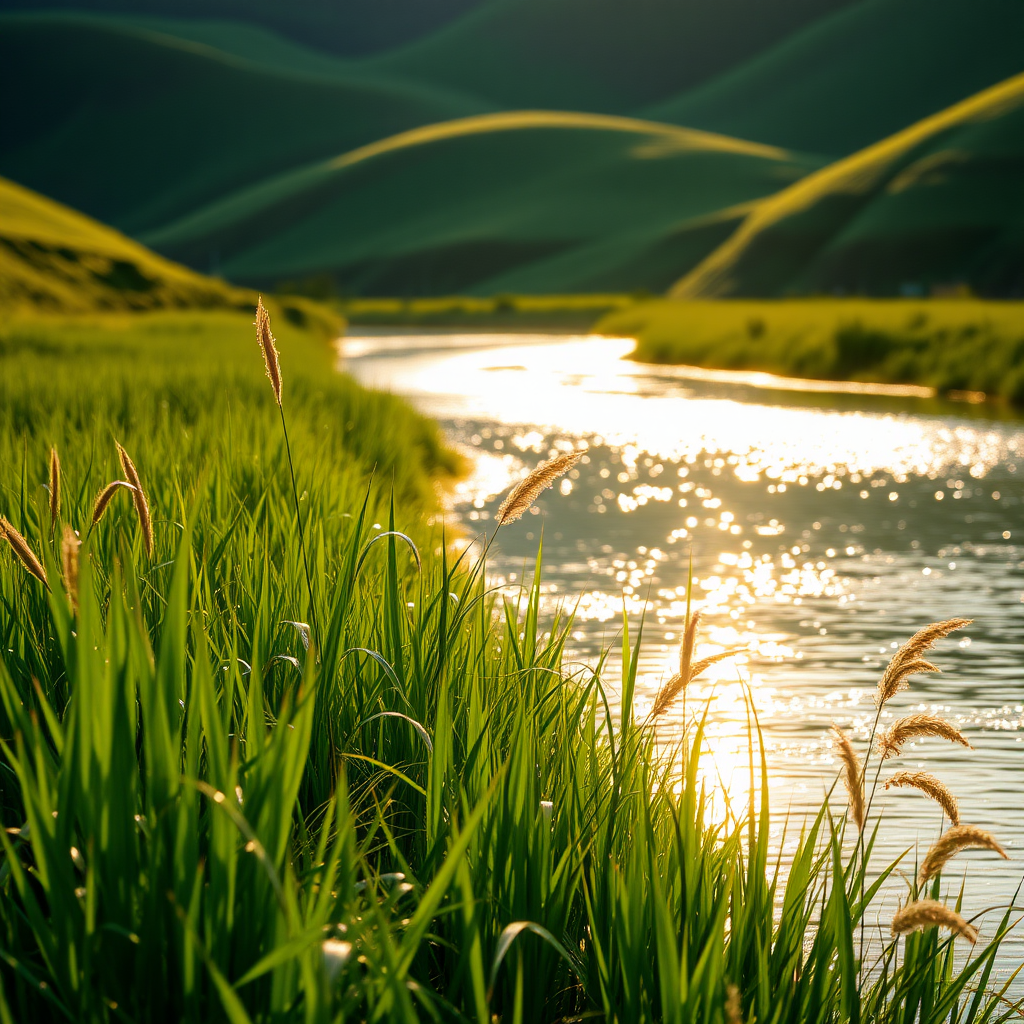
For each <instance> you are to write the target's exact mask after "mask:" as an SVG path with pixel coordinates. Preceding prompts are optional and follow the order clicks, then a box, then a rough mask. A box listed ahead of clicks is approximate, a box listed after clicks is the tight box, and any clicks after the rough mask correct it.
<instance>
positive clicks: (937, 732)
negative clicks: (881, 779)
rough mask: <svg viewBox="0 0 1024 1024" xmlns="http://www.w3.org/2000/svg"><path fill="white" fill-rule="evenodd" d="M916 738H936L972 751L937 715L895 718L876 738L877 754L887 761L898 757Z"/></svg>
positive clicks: (953, 727) (963, 738) (956, 730)
mask: <svg viewBox="0 0 1024 1024" xmlns="http://www.w3.org/2000/svg"><path fill="white" fill-rule="evenodd" d="M918 736H937V737H939V738H940V739H944V740H949V741H950V743H959V744H960V746H962V747H966V748H967V749H968V750H973V749H974V748H973V747H972V746H971V744H970V742H969V741H968V739H967V737H966V736H965V735H964V734H963V733H962V732H960V730H959V729H957V728H956V727H955V726H953V725H950V724H949V722H947V721H946V720H945V719H944V718H939V716H938V715H928V714H920V715H907V717H906V718H897V719H896V721H895V722H893V723H892V725H891V726H890V727H889V730H888V732H884V733H882V735H881V736H880V737H879V738H878V753H879V754H881V756H882V760H883V761H887V760H888V759H889V758H890V757H899V756H900V755H901V754H902V753H903V746H904V744H905V743H909V742H910V740H912V739H915V738H917V737H918Z"/></svg>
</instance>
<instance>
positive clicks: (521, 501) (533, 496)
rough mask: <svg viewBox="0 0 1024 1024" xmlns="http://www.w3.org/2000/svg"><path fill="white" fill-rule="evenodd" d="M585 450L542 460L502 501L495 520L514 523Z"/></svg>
mask: <svg viewBox="0 0 1024 1024" xmlns="http://www.w3.org/2000/svg"><path fill="white" fill-rule="evenodd" d="M584 454H585V452H582V451H574V452H566V453H565V454H564V455H556V456H555V457H554V458H553V459H548V461H547V462H542V463H541V464H540V465H539V466H538V467H537V468H536V469H535V470H534V471H533V472H532V473H531V474H530V475H529V476H528V477H526V479H525V480H520V481H519V483H517V484H516V485H515V487H513V488H512V490H511V491H509V493H508V497H506V498H505V500H504V501H503V502H502V503H501V507H500V508H499V509H498V514H497V516H496V517H495V520H496V522H497V524H498V525H499V526H504V525H505V524H506V523H514V522H515V521H516V520H517V519H519V518H521V516H522V515H523V513H524V512H526V511H527V509H529V507H530V506H531V505H532V504H533V503H534V502H535V501H536V500H537V496H538V495H539V494H540V492H541V491H543V490H544V488H545V487H550V486H551V485H552V484H553V483H554V482H555V481H556V480H557V479H558V478H559V477H560V476H562V475H563V474H564V473H567V472H568V471H569V470H570V469H572V467H573V466H575V465H576V463H577V462H579V460H580V459H581V458H582V457H583V455H584Z"/></svg>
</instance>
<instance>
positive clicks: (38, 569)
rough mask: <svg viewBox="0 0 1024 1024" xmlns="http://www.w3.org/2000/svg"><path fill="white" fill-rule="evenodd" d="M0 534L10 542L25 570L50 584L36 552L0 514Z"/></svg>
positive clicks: (40, 580)
mask: <svg viewBox="0 0 1024 1024" xmlns="http://www.w3.org/2000/svg"><path fill="white" fill-rule="evenodd" d="M0 536H2V537H3V538H4V539H5V540H6V541H7V543H8V544H10V546H11V550H12V551H13V552H14V555H15V557H16V558H17V559H18V561H19V562H21V564H22V565H23V566H24V567H25V570H26V571H27V572H29V573H31V574H32V575H33V576H35V578H36V579H37V580H39V582H40V583H42V584H43V585H44V586H45V587H47V588H49V586H50V584H49V582H48V581H47V579H46V570H45V569H44V568H43V563H42V562H40V561H39V559H38V558H36V553H35V552H34V551H33V550H32V548H31V547H29V543H28V541H27V540H25V538H24V537H23V536H22V535H21V534H20V533H19V532H18V531H17V530H16V529H15V528H14V527H13V526H12V525H11V523H10V521H9V520H7V519H5V518H4V517H3V516H0Z"/></svg>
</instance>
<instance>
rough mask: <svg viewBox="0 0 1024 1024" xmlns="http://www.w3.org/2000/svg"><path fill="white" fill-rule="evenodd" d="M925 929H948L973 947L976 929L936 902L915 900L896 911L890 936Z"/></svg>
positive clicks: (976, 939)
mask: <svg viewBox="0 0 1024 1024" xmlns="http://www.w3.org/2000/svg"><path fill="white" fill-rule="evenodd" d="M926 928H948V929H949V930H950V931H951V932H953V933H954V934H955V935H959V936H960V937H961V938H963V939H966V940H967V941H968V942H969V943H971V945H972V946H973V945H974V943H975V942H977V941H978V929H977V928H975V927H974V926H973V925H971V924H968V923H967V922H966V921H965V920H964V919H963V918H962V917H961V916H960V915H959V914H958V913H957V912H956V911H955V910H952V909H950V908H949V907H947V906H946V904H945V903H940V902H939V901H938V900H916V901H915V902H913V903H908V904H907V905H906V906H905V907H903V908H901V909H900V910H897V911H896V913H895V914H894V915H893V919H892V934H893V935H894V936H897V935H906V934H908V933H909V932H920V931H924V930H925V929H926Z"/></svg>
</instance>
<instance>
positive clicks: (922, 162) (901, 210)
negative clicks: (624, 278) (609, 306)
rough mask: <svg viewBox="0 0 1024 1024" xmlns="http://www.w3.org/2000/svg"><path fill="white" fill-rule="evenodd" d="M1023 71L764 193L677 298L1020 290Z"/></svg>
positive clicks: (683, 283)
mask: <svg viewBox="0 0 1024 1024" xmlns="http://www.w3.org/2000/svg"><path fill="white" fill-rule="evenodd" d="M1022 172H1024V74H1018V75H1017V76H1016V77H1014V78H1010V79H1008V80H1006V81H1005V82H1002V83H1000V84H999V85H996V86H993V87H992V88H990V89H987V90H985V91H984V92H981V93H979V94H977V95H975V96H972V97H970V98H969V99H967V100H964V101H963V102H961V103H958V104H956V105H955V106H953V107H950V108H949V109H947V110H944V111H942V112H940V113H938V114H935V115H934V116H932V117H929V118H926V119H925V120H923V121H920V122H918V123H917V124H914V125H912V126H910V127H909V128H906V129H904V130H903V131H901V132H898V133H897V134H896V135H893V136H891V137H890V138H887V139H884V140H883V141H881V142H878V143H876V144H875V145H873V146H870V147H868V148H867V149H864V150H861V151H860V152H858V153H855V154H854V155H853V156H850V157H847V158H846V159H844V160H839V161H837V162H836V163H834V164H830V165H829V166H828V167H825V168H824V169H822V170H820V171H818V172H817V173H815V174H811V175H808V176H807V177H806V178H804V179H803V180H801V181H799V182H797V183H796V184H794V185H791V186H790V187H788V188H786V189H783V190H782V191H780V192H779V193H777V194H776V195H774V196H771V197H770V198H769V199H767V200H766V201H765V202H762V203H760V204H759V205H758V206H757V207H756V209H754V211H753V212H752V213H751V215H750V216H749V217H748V218H747V219H746V220H745V221H744V223H743V224H742V226H741V227H740V228H739V230H738V231H736V232H735V233H734V234H733V235H732V236H731V237H730V238H729V239H728V241H726V242H725V243H724V244H723V245H721V246H719V248H718V249H716V250H715V252H713V253H712V254H711V255H710V256H709V257H708V258H707V259H706V260H704V261H703V262H702V263H701V264H699V265H698V266H697V267H696V268H694V269H693V270H691V271H690V272H689V273H688V274H686V275H685V276H684V277H683V278H682V279H681V280H680V281H679V282H678V284H677V285H676V286H675V287H674V288H673V289H672V290H671V292H670V294H672V295H673V296H675V297H677V298H687V299H699V298H725V297H745V298H783V297H790V296H796V295H826V294H848V295H872V296H895V295H900V294H908V293H909V294H918V295H927V294H929V293H936V292H939V291H947V292H948V291H949V290H950V289H951V288H955V289H958V290H961V291H962V290H965V289H966V290H968V291H971V292H973V293H974V294H978V295H983V296H988V297H994V298H1020V296H1021V295H1022V294H1024V274H1022V270H1021V266H1022V257H1024V235H1022V233H1021V228H1020V211H1021V196H1020V188H1019V182H1020V178H1021V174H1022Z"/></svg>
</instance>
